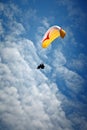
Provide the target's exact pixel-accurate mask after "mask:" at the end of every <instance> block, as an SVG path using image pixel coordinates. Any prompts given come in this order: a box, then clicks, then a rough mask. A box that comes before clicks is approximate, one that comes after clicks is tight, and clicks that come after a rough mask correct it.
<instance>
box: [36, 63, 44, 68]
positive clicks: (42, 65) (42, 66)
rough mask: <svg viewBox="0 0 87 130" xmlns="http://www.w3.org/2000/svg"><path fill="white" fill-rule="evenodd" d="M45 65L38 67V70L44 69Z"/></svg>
mask: <svg viewBox="0 0 87 130" xmlns="http://www.w3.org/2000/svg"><path fill="white" fill-rule="evenodd" d="M44 67H45V66H44V64H40V65H39V66H38V67H37V69H44Z"/></svg>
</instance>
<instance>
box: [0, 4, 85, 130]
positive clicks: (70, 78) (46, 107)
mask: <svg viewBox="0 0 87 130" xmlns="http://www.w3.org/2000/svg"><path fill="white" fill-rule="evenodd" d="M0 7H1V8H0V9H1V13H3V14H4V16H3V19H4V17H7V19H8V21H9V22H7V23H6V24H5V27H4V24H3V20H2V21H0V22H1V24H0V30H1V35H2V34H4V36H5V38H4V39H2V41H1V42H0V129H1V130H28V129H29V130H74V127H73V124H74V123H76V125H77V126H78V125H79V124H80V123H81V121H83V124H84V130H85V128H86V127H87V126H86V125H85V124H86V123H85V122H86V119H85V117H84V116H83V117H82V116H81V120H80V121H78V119H80V116H79V113H78V114H76V111H75V113H74V114H73V113H70V109H68V107H67V106H70V108H71V109H72V108H74V109H76V110H79V106H80V104H78V106H76V107H77V108H76V107H75V103H74V102H73V101H72V100H69V99H68V98H67V97H66V95H64V94H63V93H62V91H61V90H60V84H59V85H58V84H57V82H55V81H57V80H59V78H61V79H62V81H64V82H65V85H66V86H67V88H68V89H70V90H71V91H72V96H74V97H75V93H79V91H80V89H81V87H82V84H83V82H84V80H83V78H82V77H81V76H80V75H79V74H77V73H76V72H73V71H72V70H69V69H68V68H67V67H66V66H65V65H66V62H67V60H66V58H65V57H64V55H63V53H62V52H61V50H58V51H53V54H52V55H51V56H52V57H53V58H54V59H55V61H52V62H51V63H52V64H49V62H47V63H46V67H47V71H45V70H41V71H40V70H37V69H36V68H37V65H38V64H39V63H40V62H42V59H45V61H47V59H48V55H47V54H49V53H50V51H49V50H51V47H50V48H49V50H48V51H47V50H46V51H42V52H41V51H40V50H41V48H40V46H39V45H36V44H34V42H33V41H31V40H30V39H29V38H26V37H24V35H23V34H24V33H26V27H24V24H23V23H22V22H23V21H22V22H20V21H21V20H19V21H18V20H17V18H16V17H17V13H18V15H19V14H20V17H21V10H19V9H18V7H17V6H16V5H14V4H12V3H10V4H2V3H1V4H0ZM16 9H17V13H16V11H15V10H16ZM11 10H12V12H11ZM32 11H33V10H32ZM10 12H11V14H10ZM27 13H28V14H29V12H27ZM9 14H10V15H9ZM33 14H35V12H33ZM31 15H32V14H31ZM29 17H31V16H28V19H29ZM35 18H36V16H35V17H34V19H35ZM8 25H9V26H8ZM42 25H43V26H42V28H41V26H39V27H38V28H37V30H38V33H40V34H42V33H43V30H44V31H45V30H46V29H47V28H48V27H49V23H48V21H47V18H45V19H43V20H42ZM6 27H7V28H6ZM6 29H7V30H6ZM21 35H22V36H21ZM37 39H38V40H40V39H41V38H40V37H38V36H37ZM42 54H44V56H41V55H42ZM52 68H55V71H53V69H52ZM58 75H59V76H58ZM55 79H56V80H55ZM75 86H76V87H75ZM62 87H63V86H62ZM75 99H76V101H77V98H76V97H75ZM82 105H83V104H82ZM82 110H83V109H81V111H82ZM66 113H68V114H66ZM84 115H85V112H84ZM81 128H82V126H81V127H79V129H81Z"/></svg>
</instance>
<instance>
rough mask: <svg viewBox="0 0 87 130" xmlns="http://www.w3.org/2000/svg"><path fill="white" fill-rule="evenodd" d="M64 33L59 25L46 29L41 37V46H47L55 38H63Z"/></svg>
mask: <svg viewBox="0 0 87 130" xmlns="http://www.w3.org/2000/svg"><path fill="white" fill-rule="evenodd" d="M65 35H66V32H65V30H63V29H62V28H61V27H59V26H56V25H55V26H52V27H50V28H49V29H48V31H47V32H46V33H45V35H44V37H43V39H42V48H47V47H48V46H49V45H50V44H51V43H52V42H53V41H54V40H55V39H56V38H58V37H61V38H64V37H65Z"/></svg>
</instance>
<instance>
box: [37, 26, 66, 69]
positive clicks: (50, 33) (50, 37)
mask: <svg viewBox="0 0 87 130" xmlns="http://www.w3.org/2000/svg"><path fill="white" fill-rule="evenodd" d="M65 35H66V32H65V30H64V29H62V28H61V27H59V26H56V25H55V26H52V27H50V28H49V29H48V30H47V32H46V33H45V35H44V37H43V39H42V48H47V47H49V45H50V44H51V43H52V42H53V41H54V40H55V39H56V38H58V37H61V38H64V37H65ZM44 67H45V66H44V64H40V65H39V66H38V67H37V69H44Z"/></svg>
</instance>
